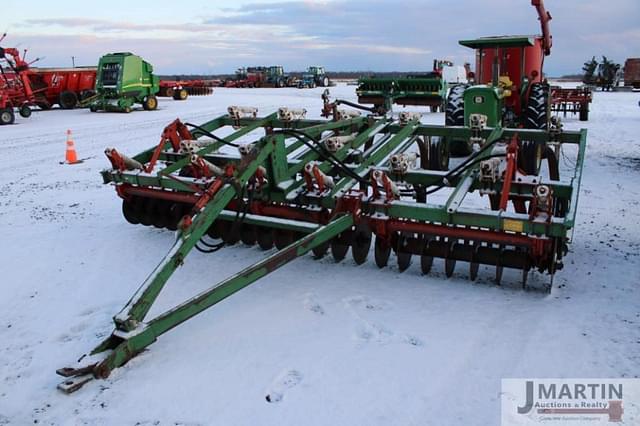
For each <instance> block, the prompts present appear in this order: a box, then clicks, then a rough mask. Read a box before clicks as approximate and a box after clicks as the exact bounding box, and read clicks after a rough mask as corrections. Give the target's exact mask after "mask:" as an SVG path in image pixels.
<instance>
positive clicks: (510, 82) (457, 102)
mask: <svg viewBox="0 0 640 426" xmlns="http://www.w3.org/2000/svg"><path fill="white" fill-rule="evenodd" d="M531 4H532V5H533V6H535V8H536V10H537V12H538V16H539V19H540V23H541V26H542V35H532V36H499V37H483V38H479V39H474V40H462V41H460V44H461V45H462V46H465V47H469V48H472V49H474V50H475V51H476V72H475V73H474V74H473V78H474V81H475V85H473V86H469V85H466V84H458V85H454V86H453V87H452V88H451V90H450V91H449V95H448V97H447V103H446V108H445V124H446V125H447V126H466V127H469V126H471V125H472V123H471V117H475V118H478V117H482V118H483V120H484V125H486V126H487V127H511V128H514V127H521V128H526V129H542V130H546V129H548V127H549V122H550V118H551V113H550V108H551V104H550V96H549V93H550V87H549V84H548V83H547V82H546V80H544V78H543V70H542V67H543V64H544V57H545V56H547V55H549V54H550V52H551V44H552V39H551V33H550V31H549V21H550V20H551V16H550V15H549V13H548V12H547V11H546V10H545V8H544V4H543V1H542V0H531ZM449 145H450V146H449V149H450V153H451V155H453V156H466V155H469V154H471V152H472V146H471V145H470V144H469V141H468V140H465V141H463V140H455V139H452V140H450V141H449ZM520 154H521V155H520V156H519V158H521V159H522V161H525V159H526V161H527V163H528V164H526V165H525V164H521V167H522V168H523V169H526V170H527V171H528V172H529V174H535V172H536V170H537V168H538V167H539V164H540V161H541V156H542V155H543V154H542V152H541V151H540V147H539V146H536V145H535V144H533V143H529V142H527V141H523V143H522V146H521V152H520Z"/></svg>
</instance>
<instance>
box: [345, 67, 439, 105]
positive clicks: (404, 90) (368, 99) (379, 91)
mask: <svg viewBox="0 0 640 426" xmlns="http://www.w3.org/2000/svg"><path fill="white" fill-rule="evenodd" d="M356 94H357V95H358V102H359V103H361V104H373V105H374V106H375V107H377V108H380V107H382V108H384V110H386V111H390V110H391V107H392V105H393V104H397V105H403V106H406V105H422V106H429V107H431V110H432V111H434V112H435V111H437V110H438V109H440V110H442V108H443V105H444V101H445V99H446V97H447V83H446V81H445V80H444V78H442V76H441V75H440V74H438V73H435V72H432V73H425V74H415V75H408V76H405V77H400V78H383V77H380V78H379V77H363V78H361V79H359V80H358V88H357V89H356Z"/></svg>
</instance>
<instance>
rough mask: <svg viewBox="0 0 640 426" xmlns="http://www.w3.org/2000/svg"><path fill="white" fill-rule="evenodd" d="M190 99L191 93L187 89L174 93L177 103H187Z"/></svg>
mask: <svg viewBox="0 0 640 426" xmlns="http://www.w3.org/2000/svg"><path fill="white" fill-rule="evenodd" d="M188 97H189V93H188V92H187V91H186V90H185V89H180V90H176V91H174V92H173V99H174V100H176V101H185V100H187V98H188Z"/></svg>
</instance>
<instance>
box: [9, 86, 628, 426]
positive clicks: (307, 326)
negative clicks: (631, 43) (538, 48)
mask: <svg viewBox="0 0 640 426" xmlns="http://www.w3.org/2000/svg"><path fill="white" fill-rule="evenodd" d="M354 89H355V88H354V87H353V86H338V87H336V88H333V89H332V92H333V94H334V95H337V96H339V97H341V98H346V99H352V100H355V93H354ZM320 93H321V89H314V90H298V89H280V90H276V89H253V90H249V89H244V90H243V89H216V91H215V93H214V95H213V96H209V97H192V98H190V99H189V100H188V101H187V102H176V101H173V100H169V99H162V100H161V101H160V109H159V110H158V111H156V112H142V111H140V112H134V113H131V114H128V115H126V114H117V113H113V114H106V113H99V114H93V113H90V112H89V111H88V110H74V111H62V110H52V111H46V112H34V114H33V116H32V117H31V118H30V119H28V120H25V119H22V118H20V117H18V118H17V124H16V125H13V126H3V127H0V146H1V147H2V167H0V230H1V233H0V235H1V236H0V241H1V244H0V251H1V252H0V253H1V255H0V273H1V274H2V279H1V281H0V425H5V424H10V425H27V424H35V423H37V424H39V425H42V424H44V425H50V424H52V425H76V424H82V425H84V424H86V425H163V426H164V425H349V426H353V425H495V424H498V423H499V421H500V379H501V378H511V377H515V378H518V377H614V378H615V377H638V375H639V373H640V291H639V288H638V287H639V285H640V224H639V223H640V216H639V213H638V212H639V211H640V108H638V99H639V98H640V95H639V94H638V93H599V92H598V93H596V94H595V99H594V103H593V105H592V113H591V117H590V121H589V122H588V123H581V122H579V121H578V120H577V117H576V118H567V119H566V120H565V128H567V129H578V128H580V127H582V126H585V127H587V128H588V129H589V135H588V150H587V159H586V163H585V168H584V178H583V182H582V188H581V194H580V201H579V204H580V205H579V211H578V218H577V225H576V230H575V234H574V243H573V244H572V246H571V247H570V250H571V252H570V254H569V255H568V256H567V257H566V259H565V268H564V269H563V270H562V271H560V272H559V273H558V274H557V275H556V277H555V283H554V288H553V290H552V292H551V294H550V295H547V294H545V293H542V292H523V291H521V290H520V289H519V281H518V280H519V274H515V273H513V274H507V273H506V271H505V281H512V282H513V285H504V286H502V287H497V286H495V285H493V284H492V278H493V275H494V272H493V270H491V269H490V268H481V270H480V274H479V279H478V281H477V282H476V283H471V282H470V281H468V279H467V276H468V265H467V264H466V263H464V262H459V263H458V266H457V269H456V273H455V274H454V276H453V277H452V278H450V279H446V278H445V275H444V261H442V260H440V261H438V260H436V261H435V264H434V271H433V272H432V273H431V274H430V275H429V276H422V275H421V273H420V268H419V265H418V264H417V263H418V262H416V261H415V260H414V263H413V265H412V266H411V267H410V268H409V269H408V270H407V271H405V272H404V273H399V272H398V270H397V267H396V266H395V262H394V260H393V258H392V259H391V261H390V265H392V266H391V267H390V268H386V269H383V270H379V269H378V268H377V267H376V266H375V264H374V263H373V261H372V259H370V260H369V261H368V262H367V263H365V264H364V265H362V266H356V265H355V263H354V262H353V260H351V258H350V257H347V259H346V260H345V261H343V262H341V263H339V264H335V263H334V261H333V260H332V259H331V257H330V256H328V257H326V258H324V259H323V260H321V261H314V260H313V259H312V258H311V256H308V257H304V258H302V259H298V260H295V261H294V262H292V263H291V264H289V265H287V266H285V267H283V268H282V269H280V270H278V271H276V272H275V273H273V274H271V275H269V276H267V277H266V278H263V279H261V280H259V281H258V282H257V283H256V284H254V285H252V286H250V287H248V288H247V289H245V290H243V291H241V292H239V293H238V294H236V295H234V296H233V297H231V298H229V299H227V300H225V301H223V302H222V303H220V304H219V305H217V306H216V307H214V308H212V309H210V310H208V311H206V312H205V313H203V314H201V315H200V316H198V317H196V318H194V319H192V320H190V321H188V322H187V323H185V324H183V325H182V326H180V327H178V328H176V329H174V330H172V331H171V332H169V333H167V334H166V335H164V336H162V337H161V338H160V339H158V341H157V342H156V343H154V344H153V345H152V346H151V347H150V348H149V350H148V351H146V352H144V353H142V354H141V355H139V356H138V357H136V358H134V359H133V360H132V361H131V362H129V363H128V364H127V365H126V366H124V367H123V368H120V369H117V370H115V371H114V372H113V374H112V375H111V377H109V379H107V380H104V381H93V382H90V383H89V384H87V385H86V386H85V387H84V388H82V389H81V390H80V391H78V392H76V393H74V394H72V395H64V394H62V393H61V392H59V391H58V390H56V385H57V383H59V382H60V381H61V379H62V378H61V377H59V376H57V375H56V374H55V370H56V369H57V368H59V367H63V366H66V365H67V364H70V363H72V362H73V361H74V360H76V359H77V358H78V357H79V356H80V355H82V354H84V353H86V352H87V351H88V350H90V349H91V348H93V347H94V346H95V344H97V343H98V342H99V341H100V340H101V339H103V338H104V337H106V336H107V335H108V334H109V333H110V332H111V330H112V328H113V324H112V321H111V317H112V316H113V315H114V314H115V313H117V312H118V311H119V310H120V308H121V307H122V306H123V305H124V304H125V302H126V301H127V300H128V298H129V297H130V296H131V295H132V294H133V292H134V290H135V289H136V288H137V287H138V286H139V285H140V283H141V282H142V281H143V280H144V278H145V277H146V276H147V274H148V273H149V272H150V271H151V270H152V269H153V267H154V266H155V265H156V264H157V262H158V261H159V260H160V259H161V257H162V256H163V255H164V254H165V253H166V251H167V250H168V248H169V247H170V246H171V244H172V241H173V238H174V236H173V233H172V232H170V231H164V230H158V229H155V228H152V227H143V226H133V225H129V224H128V223H126V222H125V220H124V219H123V218H122V216H121V212H120V209H121V204H120V200H119V198H118V197H117V196H116V194H115V191H114V190H113V188H112V187H110V186H105V185H103V184H102V180H101V177H100V176H99V174H98V172H99V171H100V170H101V169H102V168H104V167H106V166H107V165H108V161H107V159H106V158H105V156H104V154H103V150H104V148H105V147H107V146H114V147H116V148H118V149H120V150H122V151H123V152H125V153H127V154H135V153H137V152H139V151H141V150H142V149H146V148H148V147H150V146H152V145H155V144H156V143H157V142H158V140H159V135H160V132H161V130H162V129H163V127H164V126H165V125H166V124H168V123H169V122H170V121H172V120H174V119H175V118H176V117H180V118H182V119H184V120H186V121H189V122H193V123H202V122H205V121H207V120H209V119H211V118H213V117H216V116H218V115H221V114H223V113H224V112H225V111H226V107H227V106H228V105H231V104H237V105H255V106H258V107H259V108H260V113H261V114H265V115H266V114H267V113H270V112H272V111H274V110H275V109H276V108H278V107H280V106H285V105H286V106H292V107H305V108H306V109H307V110H308V111H309V115H310V117H318V116H319V112H320V108H321V104H322V102H321V100H320ZM423 121H424V122H426V123H438V124H441V123H443V122H444V116H443V114H426V115H425V116H424V118H423ZM67 129H71V130H72V131H73V136H74V140H75V142H76V148H77V150H78V154H79V157H81V158H85V161H84V162H83V163H82V164H79V165H73V166H69V165H61V164H60V162H61V161H62V160H63V159H64V150H65V132H66V130H67ZM264 255H265V253H264V252H262V251H260V249H258V248H257V247H254V248H247V247H244V246H242V245H241V244H240V245H237V246H234V247H230V248H225V249H224V250H223V251H221V252H218V253H216V254H213V255H206V254H202V253H199V252H196V251H194V252H193V253H192V254H191V255H190V256H189V258H188V259H187V262H186V264H185V265H184V266H183V267H182V268H181V270H180V271H179V272H178V273H177V274H175V275H174V277H173V278H172V279H171V280H170V281H169V283H168V285H167V287H166V289H165V291H164V292H163V294H161V296H160V298H159V301H158V303H157V306H156V307H155V308H154V310H153V311H152V312H151V314H150V315H154V313H158V312H161V311H162V310H164V309H166V308H168V307H170V306H172V305H175V304H177V303H178V302H181V301H183V300H185V299H186V298H188V297H190V296H192V295H194V294H196V293H197V292H198V291H200V290H202V289H204V288H207V287H208V286H210V285H212V284H214V283H215V282H217V281H219V280H220V279H222V278H224V277H227V276H229V275H232V274H233V273H235V272H237V271H239V270H240V269H241V268H242V267H244V266H247V265H250V264H252V263H254V262H256V261H257V260H259V259H261V258H262V257H263V256H264ZM546 279H548V277H545V276H538V277H536V278H535V280H537V281H538V282H542V281H543V280H546ZM535 280H534V281H535ZM267 394H271V395H275V394H277V395H280V396H281V399H280V400H279V401H276V402H274V403H268V402H267V401H266V400H265V396H266V395H267Z"/></svg>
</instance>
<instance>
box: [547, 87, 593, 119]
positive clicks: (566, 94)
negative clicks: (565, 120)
mask: <svg viewBox="0 0 640 426" xmlns="http://www.w3.org/2000/svg"><path fill="white" fill-rule="evenodd" d="M592 100H593V94H592V93H591V89H590V88H589V87H586V86H585V87H578V88H573V89H565V88H562V87H559V86H553V87H551V111H553V112H555V113H557V114H560V113H561V114H563V116H564V117H566V116H567V114H578V116H579V118H580V121H588V120H589V104H590V103H591V101H592Z"/></svg>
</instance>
